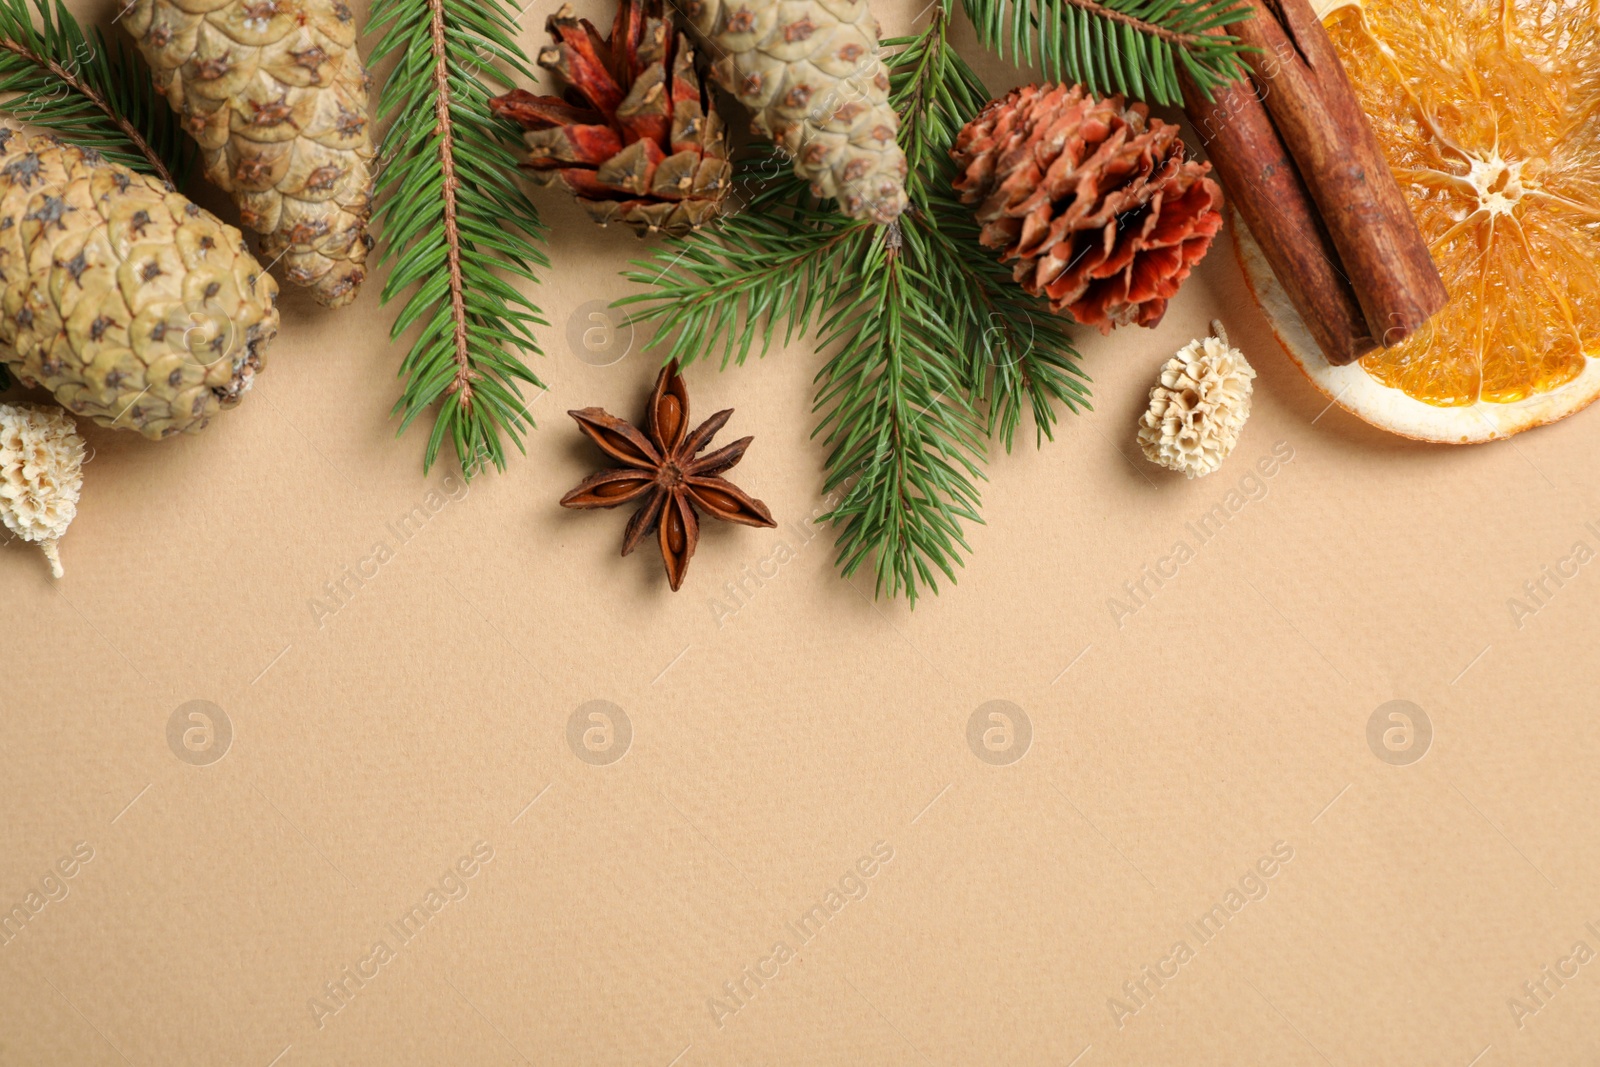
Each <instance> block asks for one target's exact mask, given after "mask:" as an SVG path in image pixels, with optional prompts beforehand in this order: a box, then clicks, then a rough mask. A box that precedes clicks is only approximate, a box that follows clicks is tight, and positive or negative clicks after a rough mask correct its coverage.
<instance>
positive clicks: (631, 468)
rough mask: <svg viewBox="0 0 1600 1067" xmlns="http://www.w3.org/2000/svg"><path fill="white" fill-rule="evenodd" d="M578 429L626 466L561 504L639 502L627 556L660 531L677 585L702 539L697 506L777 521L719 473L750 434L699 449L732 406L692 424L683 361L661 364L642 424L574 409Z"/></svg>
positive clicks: (733, 517)
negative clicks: (692, 426) (712, 449)
mask: <svg viewBox="0 0 1600 1067" xmlns="http://www.w3.org/2000/svg"><path fill="white" fill-rule="evenodd" d="M567 414H568V415H571V416H572V417H573V418H574V419H576V420H577V423H578V429H580V430H582V431H583V432H584V434H585V435H586V436H587V437H588V438H589V439H590V440H591V441H593V442H594V443H595V444H597V445H599V446H600V448H601V449H602V450H603V451H605V453H606V454H607V455H609V456H611V458H613V459H615V460H618V461H620V462H621V463H623V464H624V466H622V467H614V468H612V469H610V470H603V471H600V472H599V473H597V474H591V475H590V476H589V477H587V478H585V479H584V480H583V482H582V483H580V484H579V485H578V487H577V488H576V489H574V490H572V492H570V493H568V494H567V495H566V496H564V497H562V498H561V506H562V507H564V508H614V507H617V506H618V505H619V504H628V503H631V502H633V501H642V503H640V505H639V510H638V511H636V512H634V513H633V517H632V518H631V519H629V520H628V528H627V530H626V531H625V532H624V533H623V536H622V554H623V555H624V556H626V555H627V554H628V553H630V552H632V551H633V550H634V549H635V548H638V547H639V543H640V542H641V541H643V540H644V539H645V537H646V536H647V535H649V534H650V533H651V532H656V533H657V534H658V536H657V540H658V541H659V543H660V546H661V560H662V562H663V563H664V564H665V565H666V568H667V582H668V583H669V584H670V585H671V586H672V588H673V590H674V591H676V590H677V588H678V587H679V586H680V585H682V584H683V575H684V572H686V571H687V570H688V569H689V560H690V558H691V557H693V555H694V550H695V546H696V545H698V544H699V542H700V519H699V514H698V513H699V512H702V511H703V512H705V513H707V514H709V515H712V516H714V517H715V518H718V519H722V520H723V521H725V522H737V523H742V524H743V525H745V526H776V525H777V523H776V522H774V521H773V520H772V513H771V512H770V511H768V510H767V506H766V505H765V504H763V503H762V502H761V501H759V500H757V499H755V498H754V497H751V496H748V495H746V494H745V492H744V491H743V490H742V489H740V488H739V487H738V486H736V485H734V484H733V483H732V482H730V481H728V480H727V479H726V478H723V477H720V475H721V474H722V472H723V471H725V470H727V469H728V468H730V467H732V466H733V465H734V464H736V463H738V462H739V460H741V459H742V458H744V450H745V449H746V448H748V447H749V445H750V442H751V441H753V440H754V438H753V437H744V438H741V439H739V440H737V441H735V442H733V443H732V444H730V445H723V446H722V447H721V448H719V449H717V450H716V451H715V452H709V453H707V454H706V455H704V456H702V455H700V452H701V451H702V450H704V449H705V448H706V447H707V446H708V445H710V444H711V439H712V438H713V437H715V436H716V435H717V431H719V430H721V429H722V428H723V426H725V425H727V422H728V419H729V418H730V417H731V416H732V415H733V409H731V408H730V409H728V410H727V411H719V412H717V413H716V414H715V415H713V416H711V417H710V418H709V419H707V420H706V421H705V422H703V423H701V424H700V425H699V426H697V427H696V428H695V429H694V431H693V432H692V433H691V432H688V428H689V391H688V388H687V387H686V386H685V385H684V382H683V376H682V375H680V374H679V373H678V365H677V364H676V363H669V364H667V365H666V366H665V367H662V368H661V374H660V375H659V376H658V377H657V378H656V386H655V389H654V390H652V391H651V393H650V406H649V409H648V410H647V411H646V412H645V420H644V430H643V431H641V430H640V429H639V428H638V427H636V426H634V425H633V424H632V423H628V422H624V421H623V420H622V419H619V418H617V417H616V416H615V415H612V414H609V413H608V412H606V411H605V410H603V409H601V408H584V409H582V410H581V411H569V412H567Z"/></svg>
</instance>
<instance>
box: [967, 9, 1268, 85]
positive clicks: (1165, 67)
mask: <svg viewBox="0 0 1600 1067" xmlns="http://www.w3.org/2000/svg"><path fill="white" fill-rule="evenodd" d="M961 3H962V7H963V8H965V10H966V13H967V17H968V18H970V19H971V20H972V23H973V25H974V26H975V27H976V28H977V31H978V39H979V40H980V41H982V42H983V44H984V45H986V46H987V47H989V48H992V49H994V50H995V52H997V53H998V54H999V55H1000V57H1001V58H1002V59H1007V60H1010V61H1011V62H1014V63H1017V64H1019V65H1022V66H1029V67H1031V66H1033V64H1034V57H1035V55H1036V54H1037V56H1038V62H1039V66H1040V68H1041V69H1042V71H1043V73H1044V76H1045V78H1046V79H1047V80H1049V81H1067V82H1077V83H1079V84H1081V85H1083V86H1085V87H1087V88H1088V89H1090V90H1092V91H1094V92H1096V93H1099V94H1102V95H1103V94H1106V93H1122V94H1124V95H1125V96H1129V97H1133V98H1134V99H1138V100H1148V101H1151V102H1152V103H1156V104H1164V105H1174V106H1175V105H1180V104H1182V103H1183V93H1182V90H1181V89H1180V88H1179V85H1178V74H1179V72H1180V70H1181V71H1182V72H1183V73H1186V74H1188V75H1189V77H1190V78H1191V79H1193V80H1194V82H1195V84H1196V85H1197V86H1199V88H1200V90H1201V91H1202V92H1204V93H1205V94H1206V95H1207V97H1209V96H1210V95H1211V91H1212V90H1213V89H1215V88H1217V87H1219V86H1222V85H1226V84H1227V83H1228V82H1231V81H1234V80H1235V79H1237V78H1241V77H1243V76H1244V74H1245V68H1244V64H1243V63H1242V61H1241V60H1240V54H1241V53H1243V52H1247V51H1249V50H1250V49H1249V47H1248V46H1246V45H1244V44H1241V43H1240V42H1239V40H1238V38H1236V37H1233V36H1231V35H1228V34H1216V33H1212V32H1209V31H1212V30H1215V29H1217V28H1219V27H1221V26H1225V25H1227V24H1228V23H1230V22H1239V21H1242V20H1244V19H1246V18H1249V17H1250V14H1251V11H1250V7H1249V5H1248V4H1246V3H1244V2H1243V0H961Z"/></svg>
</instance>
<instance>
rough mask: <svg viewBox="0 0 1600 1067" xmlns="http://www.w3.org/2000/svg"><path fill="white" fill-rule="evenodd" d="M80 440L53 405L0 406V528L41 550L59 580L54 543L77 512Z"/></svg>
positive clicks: (58, 555) (58, 558)
mask: <svg viewBox="0 0 1600 1067" xmlns="http://www.w3.org/2000/svg"><path fill="white" fill-rule="evenodd" d="M83 453H84V443H83V438H82V437H79V436H78V424H77V423H75V422H73V421H72V416H71V415H68V414H67V413H66V412H64V411H62V410H61V409H60V408H57V407H48V408H46V407H40V406H39V405H37V404H0V524H3V525H4V526H5V528H6V529H8V530H10V531H11V532H12V533H13V534H15V535H17V536H18V537H20V538H22V539H23V540H24V541H32V542H34V543H36V544H38V545H39V546H40V547H41V548H43V549H44V556H45V559H47V560H49V561H50V573H51V574H53V575H55V576H56V577H57V578H60V577H61V576H62V574H63V573H64V572H63V571H62V569H61V551H60V548H59V547H58V542H59V541H60V540H61V538H62V536H63V535H64V534H65V533H66V532H67V527H68V526H70V525H72V520H73V518H75V517H76V516H77V514H78V495H79V494H80V493H81V492H82V491H83Z"/></svg>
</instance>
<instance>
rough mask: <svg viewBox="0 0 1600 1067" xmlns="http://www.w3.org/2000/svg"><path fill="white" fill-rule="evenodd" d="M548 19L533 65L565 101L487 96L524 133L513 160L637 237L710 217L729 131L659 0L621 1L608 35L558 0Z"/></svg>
mask: <svg viewBox="0 0 1600 1067" xmlns="http://www.w3.org/2000/svg"><path fill="white" fill-rule="evenodd" d="M545 27H546V29H548V30H549V32H550V35H551V36H552V37H554V38H555V39H556V43H555V44H554V45H552V46H550V47H548V48H546V49H544V50H543V51H542V52H540V53H539V65H540V66H541V67H544V68H545V69H546V70H551V71H555V72H556V73H557V74H559V75H561V77H562V78H563V79H564V80H565V82H566V85H567V91H566V99H564V100H563V99H561V98H558V97H554V96H535V95H533V94H532V93H530V92H527V91H526V90H523V89H515V90H512V91H511V92H509V93H506V94H505V95H504V96H497V97H495V98H494V99H493V100H490V101H489V106H490V107H491V108H492V109H493V110H494V113H495V114H496V115H499V116H500V117H502V118H507V119H510V120H512V121H513V122H516V123H517V124H518V125H520V126H521V127H522V128H523V129H524V130H527V131H528V132H527V133H526V134H525V135H524V138H525V139H526V140H527V142H528V150H529V158H528V161H527V162H526V163H524V164H522V166H523V167H524V168H525V169H527V170H529V171H531V172H532V174H533V177H534V179H535V180H536V181H538V182H539V183H540V184H544V185H549V184H551V183H553V182H557V181H559V182H561V183H562V184H563V185H565V186H566V187H567V190H568V191H569V192H571V193H572V194H573V195H574V196H576V197H577V198H578V202H579V203H580V204H582V205H583V206H584V207H585V208H586V209H588V212H589V214H590V216H592V217H593V218H594V220H595V221H596V222H598V223H600V224H601V225H604V224H606V223H608V222H613V221H617V222H623V223H626V224H627V225H628V226H631V227H633V228H634V229H635V230H637V231H638V232H639V234H640V235H641V236H643V235H644V234H646V233H652V232H655V231H658V230H659V231H662V232H664V233H667V234H671V235H673V236H680V235H682V234H685V233H688V232H689V231H690V230H692V229H694V228H695V227H696V226H699V225H701V224H703V223H705V222H707V221H709V220H710V219H712V218H715V217H716V216H717V215H718V214H719V213H720V212H721V210H722V204H723V201H724V200H725V199H726V198H727V195H728V190H729V189H731V188H732V182H731V181H730V180H729V178H730V174H731V171H732V168H731V167H730V166H729V164H728V146H727V139H726V137H725V136H724V131H723V126H722V119H721V118H720V117H719V116H718V115H717V113H716V112H715V111H712V110H711V109H710V107H709V106H708V105H709V101H708V100H707V98H706V92H705V89H704V88H703V87H702V86H701V84H700V77H699V75H698V74H696V73H695V69H694V52H693V49H692V48H691V47H690V45H689V40H688V38H687V37H685V36H684V35H683V34H681V33H677V32H675V30H674V27H673V18H672V15H671V14H670V13H664V12H663V10H662V6H661V0H622V4H621V6H620V8H619V9H618V11H617V17H616V21H615V22H614V23H613V25H612V27H611V36H610V38H608V39H607V40H605V41H602V40H601V39H600V34H599V32H598V31H597V30H596V29H595V28H594V26H593V24H592V23H590V22H589V21H588V20H587V19H579V18H574V17H573V14H572V8H571V7H570V6H569V5H565V4H563V5H562V7H561V10H560V11H558V12H557V13H556V14H554V15H552V16H550V18H549V20H548V21H547V22H546V24H545ZM669 71H670V73H669Z"/></svg>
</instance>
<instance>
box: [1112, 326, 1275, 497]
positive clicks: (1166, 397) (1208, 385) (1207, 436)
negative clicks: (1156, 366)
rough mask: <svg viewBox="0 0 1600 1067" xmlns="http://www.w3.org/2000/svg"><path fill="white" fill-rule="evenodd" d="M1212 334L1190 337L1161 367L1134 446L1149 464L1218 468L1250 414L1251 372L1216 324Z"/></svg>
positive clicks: (1197, 473) (1187, 470) (1189, 471)
mask: <svg viewBox="0 0 1600 1067" xmlns="http://www.w3.org/2000/svg"><path fill="white" fill-rule="evenodd" d="M1211 328H1212V330H1213V331H1214V332H1215V333H1216V336H1215V337H1207V338H1206V339H1205V340H1203V341H1190V342H1189V343H1188V344H1186V345H1184V346H1183V348H1181V349H1180V350H1179V351H1178V354H1177V355H1175V356H1173V357H1172V358H1171V359H1169V360H1167V362H1166V363H1165V364H1163V365H1162V367H1161V380H1160V381H1158V382H1157V383H1156V385H1155V387H1154V388H1152V389H1151V390H1150V407H1149V409H1148V410H1147V411H1146V412H1145V413H1144V417H1143V418H1141V419H1140V420H1139V447H1140V448H1141V449H1143V450H1144V456H1145V458H1146V459H1148V460H1149V461H1150V462H1151V463H1155V464H1158V465H1160V466H1163V467H1166V468H1168V469H1169V470H1175V471H1182V472H1183V473H1184V474H1185V475H1187V476H1188V477H1190V478H1198V477H1203V476H1205V475H1207V474H1210V473H1211V472H1212V471H1214V470H1216V469H1217V468H1218V467H1220V466H1222V461H1223V460H1225V459H1227V458H1228V453H1230V452H1232V451H1233V446H1234V445H1236V444H1238V442H1239V431H1240V430H1241V429H1243V428H1244V422H1245V420H1246V419H1248V418H1249V417H1250V391H1251V385H1250V383H1251V381H1252V380H1253V379H1254V378H1255V376H1256V372H1255V370H1254V369H1253V368H1252V367H1251V366H1250V364H1249V363H1247V362H1246V361H1245V358H1244V355H1243V354H1242V353H1240V351H1239V350H1238V349H1237V348H1230V347H1229V346H1228V335H1227V333H1226V332H1225V331H1224V330H1223V329H1222V324H1221V323H1220V322H1213V323H1212V324H1211Z"/></svg>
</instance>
